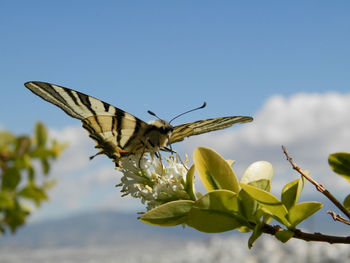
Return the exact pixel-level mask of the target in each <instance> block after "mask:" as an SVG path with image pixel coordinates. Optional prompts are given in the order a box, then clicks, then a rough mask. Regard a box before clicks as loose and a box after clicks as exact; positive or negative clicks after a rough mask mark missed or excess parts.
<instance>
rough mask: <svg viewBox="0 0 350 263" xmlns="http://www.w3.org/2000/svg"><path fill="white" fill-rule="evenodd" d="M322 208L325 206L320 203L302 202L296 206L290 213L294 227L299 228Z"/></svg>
mask: <svg viewBox="0 0 350 263" xmlns="http://www.w3.org/2000/svg"><path fill="white" fill-rule="evenodd" d="M322 206H323V204H322V203H319V202H302V203H299V204H296V205H294V206H293V207H292V208H291V209H290V210H289V213H288V217H289V221H290V223H291V225H292V227H295V226H297V225H298V224H299V223H301V222H302V221H304V220H305V219H306V218H308V217H309V216H311V215H312V214H314V213H315V212H317V211H318V210H319V209H320V208H321V207H322Z"/></svg>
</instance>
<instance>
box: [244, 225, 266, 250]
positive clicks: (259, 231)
mask: <svg viewBox="0 0 350 263" xmlns="http://www.w3.org/2000/svg"><path fill="white" fill-rule="evenodd" d="M262 233H263V232H262V225H261V224H260V223H259V224H256V225H255V227H254V230H253V233H252V235H251V236H250V238H249V240H248V248H249V249H251V248H252V247H253V244H254V242H255V241H256V240H257V239H258V238H259V237H260V236H261V234H262Z"/></svg>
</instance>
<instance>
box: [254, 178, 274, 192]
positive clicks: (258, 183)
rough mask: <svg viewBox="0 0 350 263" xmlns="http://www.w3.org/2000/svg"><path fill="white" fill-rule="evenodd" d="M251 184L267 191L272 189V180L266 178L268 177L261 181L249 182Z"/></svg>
mask: <svg viewBox="0 0 350 263" xmlns="http://www.w3.org/2000/svg"><path fill="white" fill-rule="evenodd" d="M249 185H251V186H255V187H257V188H259V189H261V190H264V191H266V192H270V190H271V181H270V180H266V179H261V180H259V181H253V182H249Z"/></svg>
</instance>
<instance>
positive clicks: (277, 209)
mask: <svg viewBox="0 0 350 263" xmlns="http://www.w3.org/2000/svg"><path fill="white" fill-rule="evenodd" d="M241 187H242V189H243V190H244V191H246V192H247V193H248V194H249V195H250V196H251V197H252V198H254V199H255V200H256V201H257V202H258V203H259V204H260V205H261V207H262V209H263V210H264V212H266V213H268V214H270V215H271V216H272V217H273V218H274V219H276V220H277V221H279V222H280V223H282V224H284V225H285V226H287V227H288V226H290V223H289V222H288V219H287V214H288V211H287V209H286V207H285V206H284V205H283V204H282V202H281V201H280V200H279V199H278V198H277V197H275V196H274V195H272V194H270V193H269V192H266V191H264V190H261V189H259V188H256V187H254V186H251V185H246V184H242V183H241Z"/></svg>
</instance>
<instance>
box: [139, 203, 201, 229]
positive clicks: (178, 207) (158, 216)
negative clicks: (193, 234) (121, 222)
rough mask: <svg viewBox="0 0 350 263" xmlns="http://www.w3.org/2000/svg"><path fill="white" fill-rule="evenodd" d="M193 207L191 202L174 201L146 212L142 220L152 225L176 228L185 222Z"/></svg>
mask: <svg viewBox="0 0 350 263" xmlns="http://www.w3.org/2000/svg"><path fill="white" fill-rule="evenodd" d="M193 205H194V201H191V200H177V201H172V202H169V203H165V204H163V205H160V206H158V207H156V208H154V209H152V210H150V211H148V212H146V213H145V214H143V215H142V216H141V218H140V219H141V221H142V222H145V223H147V224H150V225H158V226H176V225H179V224H182V223H184V222H185V220H186V217H187V215H188V212H189V211H190V210H191V208H192V206H193Z"/></svg>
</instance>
